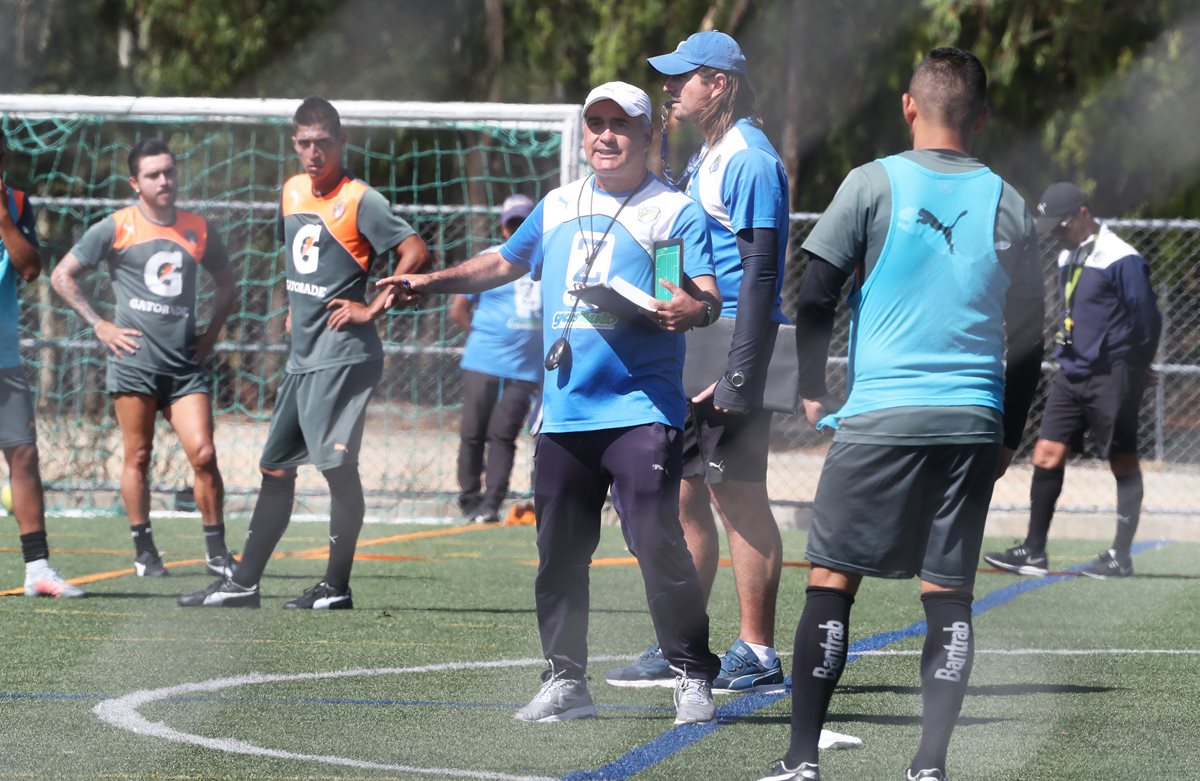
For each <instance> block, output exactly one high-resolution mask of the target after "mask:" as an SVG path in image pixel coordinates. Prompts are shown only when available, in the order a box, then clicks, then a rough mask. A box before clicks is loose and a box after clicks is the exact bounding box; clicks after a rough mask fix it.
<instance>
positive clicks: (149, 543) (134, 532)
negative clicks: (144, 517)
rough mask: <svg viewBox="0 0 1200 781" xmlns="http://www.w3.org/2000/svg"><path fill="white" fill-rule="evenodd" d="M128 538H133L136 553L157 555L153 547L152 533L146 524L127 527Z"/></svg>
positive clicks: (156, 549)
mask: <svg viewBox="0 0 1200 781" xmlns="http://www.w3.org/2000/svg"><path fill="white" fill-rule="evenodd" d="M129 536H131V537H133V548H134V550H136V551H137V552H138V553H150V554H153V555H155V556H157V555H158V548H156V547H155V546H154V531H153V530H152V529H151V528H150V524H148V523H139V524H135V525H133V526H130V527H129Z"/></svg>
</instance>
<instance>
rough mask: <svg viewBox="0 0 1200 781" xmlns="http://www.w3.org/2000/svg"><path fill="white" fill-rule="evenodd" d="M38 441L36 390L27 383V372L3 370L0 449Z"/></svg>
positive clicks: (20, 368)
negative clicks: (34, 402)
mask: <svg viewBox="0 0 1200 781" xmlns="http://www.w3.org/2000/svg"><path fill="white" fill-rule="evenodd" d="M36 442H37V422H36V421H35V420H34V419H33V391H31V390H30V389H29V383H28V382H27V381H26V380H25V369H24V368H23V367H21V366H13V367H12V368H10V369H0V448H10V447H17V446H18V445H32V444H35V443H36Z"/></svg>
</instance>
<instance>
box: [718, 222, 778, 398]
mask: <svg viewBox="0 0 1200 781" xmlns="http://www.w3.org/2000/svg"><path fill="white" fill-rule="evenodd" d="M737 244H738V254H739V255H741V258H742V284H741V286H740V287H739V288H738V307H737V322H736V323H735V324H734V326H733V341H732V343H731V344H730V345H729V362H728V363H727V364H726V366H725V370H726V372H727V373H728V372H736V371H740V372H742V373H743V374H745V375H746V384H745V385H743V386H742V387H741V388H735V387H733V386H732V385H730V384H729V381H728V380H726V379H724V378H722V379H721V381H720V382H718V383H717V389H716V393H715V394H714V398H713V402H714V403H715V404H716V405H717V406H718V407H724V408H725V409H729V410H733V411H735V412H746V411H748V410H750V409H751V408H752V407H757V406H759V405H761V404H762V396H763V387H764V385H765V384H766V379H767V365H768V364H769V363H770V361H771V351H772V350H773V349H774V347H775V333H776V331H777V330H778V326H777V325H776V324H775V322H774V321H773V320H772V319H771V312H772V310H774V308H775V290H776V287H777V284H778V281H779V260H778V251H779V232H778V231H777V230H775V229H774V228H747V229H746V230H742V231H738V234H737Z"/></svg>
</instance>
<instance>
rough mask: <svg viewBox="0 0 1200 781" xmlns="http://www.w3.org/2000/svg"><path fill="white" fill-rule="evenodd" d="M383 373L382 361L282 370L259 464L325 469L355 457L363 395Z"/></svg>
mask: <svg viewBox="0 0 1200 781" xmlns="http://www.w3.org/2000/svg"><path fill="white" fill-rule="evenodd" d="M382 376H383V362H382V361H372V362H370V363H355V364H350V365H348V366H333V367H331V368H328V369H317V370H316V371H312V372H306V373H304V374H287V375H285V376H284V378H283V383H282V384H280V386H279V393H278V395H277V396H276V397H275V411H274V412H273V413H272V414H271V428H270V430H269V431H268V432H267V444H266V445H265V446H264V447H263V454H262V458H261V459H259V462H258V463H259V465H260V466H261V467H263V468H264V469H291V468H293V467H297V466H300V465H301V464H308V463H311V464H312V465H313V466H315V467H316V468H317V469H318V470H321V471H325V470H328V469H335V468H337V467H339V466H342V465H343V464H347V463H350V464H356V463H358V449H359V446H360V445H361V444H362V435H363V424H364V423H365V422H366V418H367V400H368V399H369V398H370V397H371V391H373V390H374V389H375V386H376V385H378V384H379V378H380V377H382Z"/></svg>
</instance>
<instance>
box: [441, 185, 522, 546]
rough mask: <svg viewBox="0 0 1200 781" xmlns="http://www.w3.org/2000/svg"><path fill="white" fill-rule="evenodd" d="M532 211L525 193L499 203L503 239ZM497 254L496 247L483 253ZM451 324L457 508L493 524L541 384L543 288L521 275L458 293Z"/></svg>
mask: <svg viewBox="0 0 1200 781" xmlns="http://www.w3.org/2000/svg"><path fill="white" fill-rule="evenodd" d="M531 211H533V201H532V200H530V199H529V197H528V196H526V195H519V194H518V195H510V196H508V198H506V199H505V200H504V203H503V205H502V206H501V207H500V233H501V235H503V237H504V239H505V240H508V239H509V238H511V237H512V235H513V233H514V232H515V231H516V230H517V228H518V227H519V226H520V225H521V223H522V222H524V220H525V218H526V217H528V216H529V213H530V212H531ZM498 249H500V245H498V244H497V245H494V246H492V247H488V248H487V249H486V250H484V253H489V252H495V251H496V250H498ZM450 319H451V320H453V321H454V324H455V325H457V326H458V327H459V329H460V330H462V331H463V333H465V334H467V344H466V347H465V348H464V349H463V357H462V364H461V365H462V370H463V381H462V383H463V384H462V388H463V391H462V392H463V413H462V424H461V427H460V428H459V442H458V487H459V495H458V506H459V508H460V509H461V510H462V512H463V517H464V518H466V519H467V521H469V522H473V523H497V522H499V520H500V505H501V504H503V503H504V500H505V499H506V498H507V497H508V480H509V476H510V475H511V474H512V468H513V459H514V458H515V456H516V452H517V435H518V434H519V433H521V426H522V425H523V424H524V423H525V419H526V418H527V417H529V410H530V408H531V407H532V406H533V400H534V399H535V398H536V397H537V394H538V391H539V389H540V388H541V386H542V354H543V353H542V299H541V287H540V285H539V284H538V283H537V282H536V281H534V280H533V279H532V278H531V277H529V276H528V275H526V276H522V277H521V278H519V279H515V280H513V281H512V282H509V283H508V284H507V285H501V286H500V287H497V288H493V289H491V290H486V291H484V292H482V293H471V294H469V295H457V296H455V297H454V299H453V301H452V302H451V304H450ZM485 457H486V462H485ZM481 474H482V476H483V480H482V481H481V480H480V476H481Z"/></svg>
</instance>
